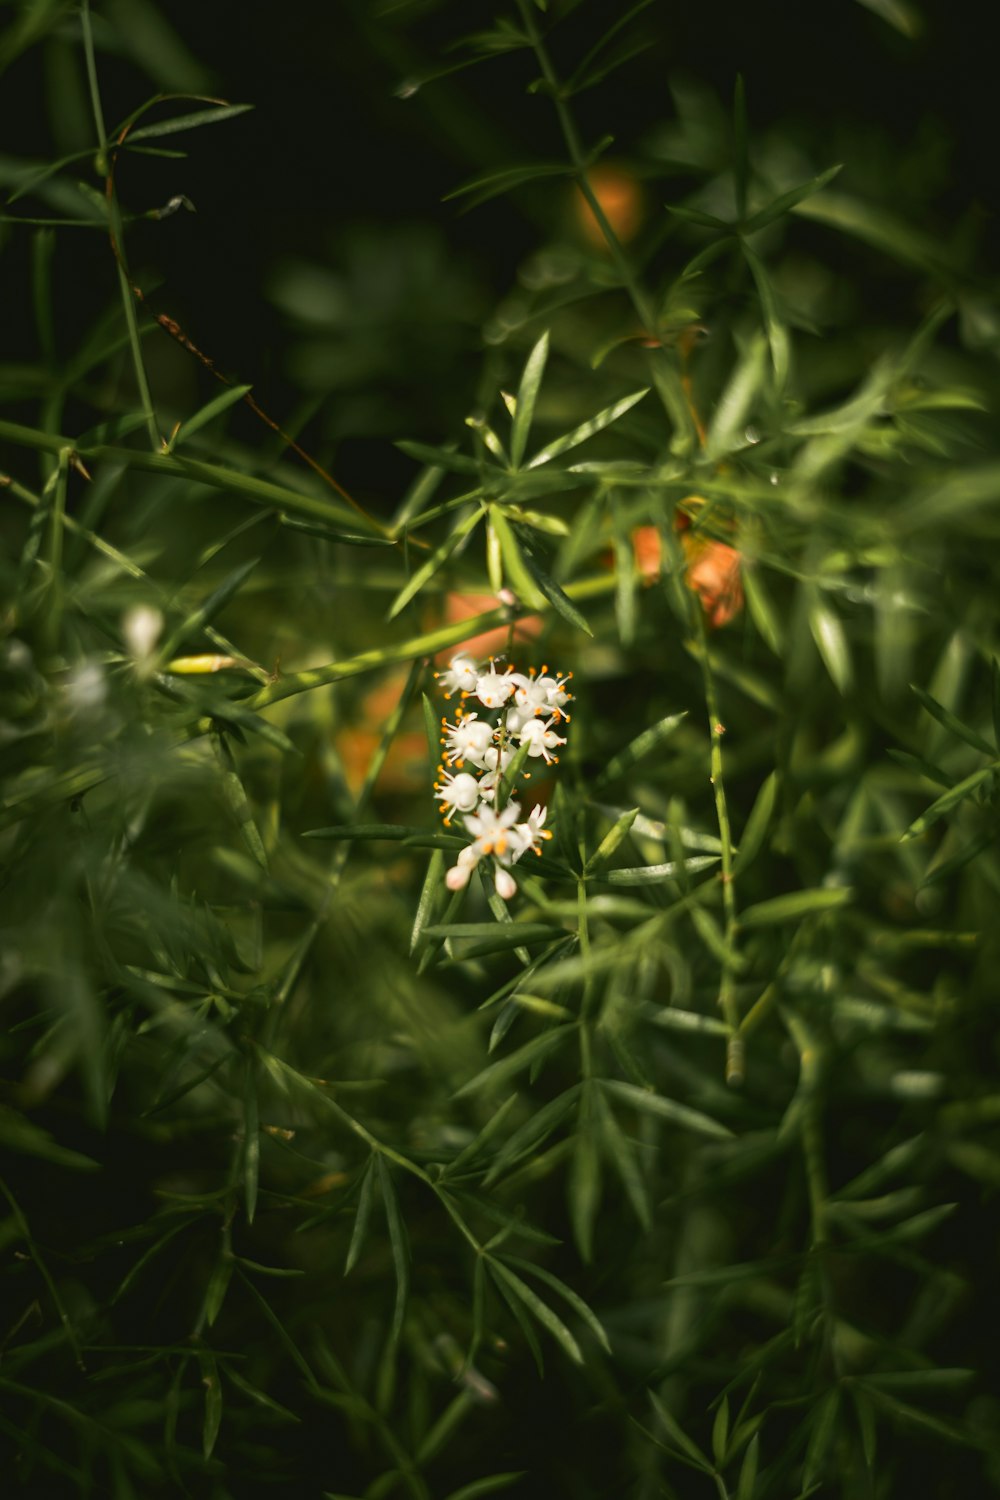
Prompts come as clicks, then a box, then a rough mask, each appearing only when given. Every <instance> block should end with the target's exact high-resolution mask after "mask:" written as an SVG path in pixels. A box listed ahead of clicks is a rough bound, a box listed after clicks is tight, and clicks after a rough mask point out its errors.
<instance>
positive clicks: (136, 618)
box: [122, 604, 163, 662]
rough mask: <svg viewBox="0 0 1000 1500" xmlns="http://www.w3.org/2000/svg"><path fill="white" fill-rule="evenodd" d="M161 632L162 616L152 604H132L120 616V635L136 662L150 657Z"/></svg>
mask: <svg viewBox="0 0 1000 1500" xmlns="http://www.w3.org/2000/svg"><path fill="white" fill-rule="evenodd" d="M162 630H163V615H162V614H161V612H160V611H159V610H158V609H157V608H156V606H155V605H153V604H133V605H132V606H131V608H130V609H127V610H126V611H125V613H124V614H123V615H122V635H123V636H124V637H125V644H126V646H127V647H128V649H129V652H130V654H131V655H132V656H133V657H134V658H135V660H136V661H137V662H144V661H146V660H147V658H148V657H150V656H152V654H153V648H154V646H155V645H156V643H157V641H158V640H159V639H160V634H161V632H162Z"/></svg>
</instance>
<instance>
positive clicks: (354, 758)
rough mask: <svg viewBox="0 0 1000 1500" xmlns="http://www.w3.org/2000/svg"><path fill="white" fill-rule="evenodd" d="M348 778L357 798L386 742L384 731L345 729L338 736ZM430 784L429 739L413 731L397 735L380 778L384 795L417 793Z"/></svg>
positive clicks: (379, 787) (380, 787)
mask: <svg viewBox="0 0 1000 1500" xmlns="http://www.w3.org/2000/svg"><path fill="white" fill-rule="evenodd" d="M335 743H336V747H337V754H338V755H339V756H340V762H341V765H342V766H343V768H344V779H345V780H346V782H347V785H348V786H349V787H350V789H351V791H352V792H353V793H354V795H355V796H357V794H358V793H359V792H360V790H361V788H362V786H363V785H364V780H365V777H366V776H367V775H368V769H369V767H370V765H371V763H372V758H373V756H374V755H375V754H376V752H377V750H378V748H379V746H380V745H381V743H382V730H381V729H343V730H341V732H340V733H339V734H338V735H337V737H336V741H335ZM426 785H427V736H426V735H425V734H423V733H421V731H420V730H417V729H412V730H409V731H408V732H407V733H406V734H397V735H396V736H395V738H394V739H393V742H392V744H391V745H390V746H389V753H388V755H387V756H386V758H385V764H384V765H383V767H382V769H381V771H380V772H379V777H378V789H379V791H380V792H413V791H417V790H418V789H419V788H420V787H425V786H426Z"/></svg>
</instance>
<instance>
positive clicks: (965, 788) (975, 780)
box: [903, 760, 1000, 841]
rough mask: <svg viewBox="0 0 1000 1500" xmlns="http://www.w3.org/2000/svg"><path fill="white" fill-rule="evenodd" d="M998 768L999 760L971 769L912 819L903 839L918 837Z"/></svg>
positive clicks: (999, 765) (964, 799) (990, 776)
mask: <svg viewBox="0 0 1000 1500" xmlns="http://www.w3.org/2000/svg"><path fill="white" fill-rule="evenodd" d="M998 770H1000V760H997V761H994V762H993V763H992V764H991V765H988V766H983V767H982V769H981V770H979V771H973V773H972V775H971V776H966V777H965V779H964V780H963V781H959V782H957V783H956V785H955V786H953V787H952V788H951V790H950V791H947V792H945V793H944V794H943V796H940V797H939V798H938V799H937V801H936V802H932V803H931V805H930V807H929V808H928V809H927V811H926V812H923V813H921V815H920V817H919V818H915V819H914V821H913V822H912V823H911V824H910V826H909V828H908V829H907V830H906V832H905V833H904V834H903V841H905V840H907V839H917V838H920V836H921V835H922V834H924V833H926V832H927V830H928V828H930V827H932V826H933V824H935V823H936V822H937V821H938V819H939V818H943V817H944V815H945V813H949V812H951V810H952V808H953V807H957V806H958V805H959V803H960V802H965V801H966V799H967V798H969V797H971V796H972V794H973V792H974V791H975V790H976V789H977V787H980V786H982V784H983V782H985V781H988V780H991V779H992V777H993V776H994V775H995V774H996V772H997V771H998Z"/></svg>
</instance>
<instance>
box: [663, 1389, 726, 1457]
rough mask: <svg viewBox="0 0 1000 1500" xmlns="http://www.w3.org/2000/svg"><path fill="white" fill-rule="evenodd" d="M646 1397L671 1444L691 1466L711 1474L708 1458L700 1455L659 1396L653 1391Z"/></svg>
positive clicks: (702, 1454) (696, 1447) (698, 1449)
mask: <svg viewBox="0 0 1000 1500" xmlns="http://www.w3.org/2000/svg"><path fill="white" fill-rule="evenodd" d="M648 1395H649V1399H650V1401H651V1402H652V1404H653V1410H654V1411H655V1412H656V1415H657V1416H658V1417H659V1419H660V1421H661V1422H662V1424H663V1426H664V1427H665V1428H666V1431H667V1436H668V1437H669V1438H670V1440H671V1442H672V1443H675V1444H676V1446H677V1447H678V1449H679V1450H680V1451H681V1452H682V1453H683V1454H685V1455H686V1456H687V1458H688V1459H689V1460H690V1461H691V1463H692V1464H694V1466H695V1468H697V1469H701V1470H702V1472H703V1473H705V1474H711V1473H712V1472H713V1470H712V1465H711V1463H710V1462H709V1460H708V1458H707V1457H706V1456H705V1454H704V1453H702V1451H701V1449H700V1448H699V1447H698V1446H697V1444H696V1443H694V1442H692V1440H691V1439H690V1438H689V1437H688V1435H687V1433H686V1432H685V1431H684V1429H683V1427H682V1426H681V1424H680V1423H679V1422H678V1420H677V1418H676V1417H675V1416H674V1414H673V1412H671V1411H669V1410H668V1409H667V1407H666V1405H665V1404H664V1402H662V1401H661V1400H660V1398H659V1396H657V1395H656V1393H655V1391H649V1392H648Z"/></svg>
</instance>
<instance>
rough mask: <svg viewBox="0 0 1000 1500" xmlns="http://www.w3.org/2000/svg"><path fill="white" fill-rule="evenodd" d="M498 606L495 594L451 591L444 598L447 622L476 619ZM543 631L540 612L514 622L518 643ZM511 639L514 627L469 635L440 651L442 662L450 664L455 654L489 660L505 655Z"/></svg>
mask: <svg viewBox="0 0 1000 1500" xmlns="http://www.w3.org/2000/svg"><path fill="white" fill-rule="evenodd" d="M496 607H497V600H496V596H495V595H494V594H447V595H446V596H445V601H444V623H445V624H446V625H458V624H460V623H461V621H462V620H472V619H475V617H476V615H481V614H485V613H486V611H487V610H489V609H496ZM541 630H542V622H541V620H540V619H539V617H538V615H525V616H524V617H523V618H522V619H519V620H516V621H515V622H514V636H513V639H514V641H515V643H516V642H518V641H520V642H524V641H530V640H532V639H534V637H535V636H537V635H540V634H541ZM510 640H511V629H510V626H509V625H501V626H499V627H498V628H497V629H496V630H486V631H484V632H483V633H482V634H481V635H472V636H469V638H468V640H464V641H462V642H461V643H460V644H458V645H455V646H449V647H448V649H447V651H442V652H441V653H440V654H439V656H438V661H439V662H441V663H442V664H443V665H445V666H447V664H448V662H450V661H451V659H452V657H453V656H458V655H459V654H461V655H463V656H474V657H475V658H476V660H477V661H485V660H486V658H487V657H488V656H500V655H502V654H503V652H505V651H506V650H507V649H508V645H509V642H510Z"/></svg>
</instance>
